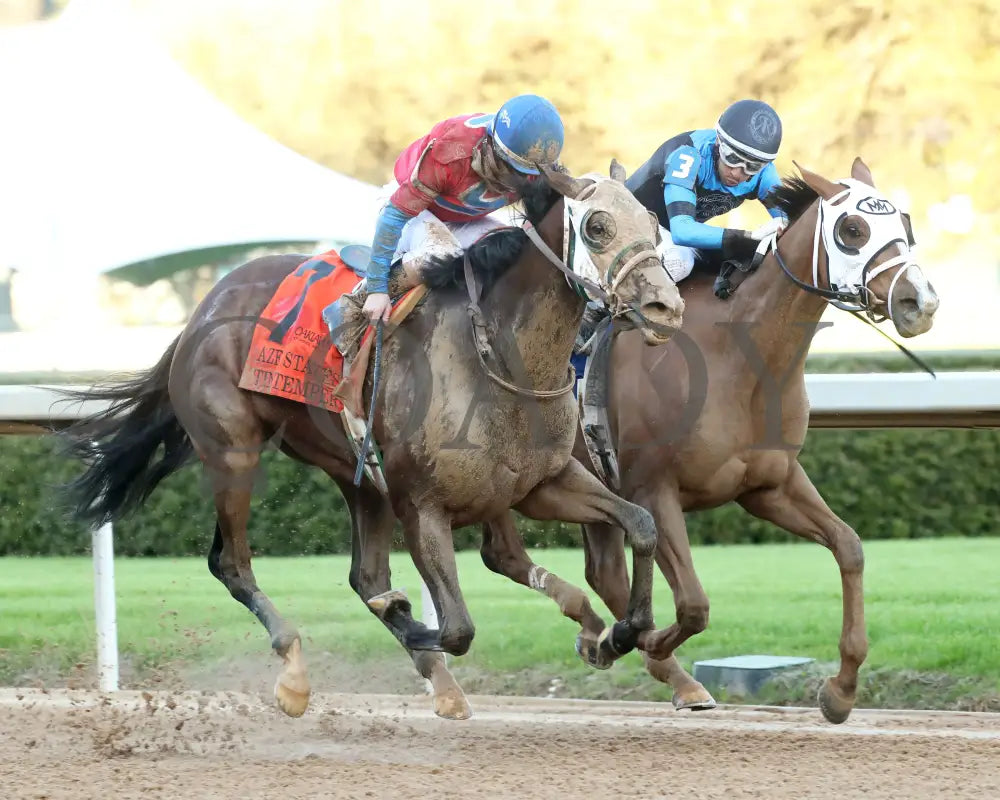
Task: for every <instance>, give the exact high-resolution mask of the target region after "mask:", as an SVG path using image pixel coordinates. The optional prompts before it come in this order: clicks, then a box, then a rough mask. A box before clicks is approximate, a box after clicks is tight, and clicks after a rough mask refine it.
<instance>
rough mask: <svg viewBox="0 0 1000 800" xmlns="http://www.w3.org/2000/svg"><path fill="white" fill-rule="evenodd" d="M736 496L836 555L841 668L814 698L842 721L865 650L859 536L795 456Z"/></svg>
mask: <svg viewBox="0 0 1000 800" xmlns="http://www.w3.org/2000/svg"><path fill="white" fill-rule="evenodd" d="M737 502H738V503H739V504H740V505H741V506H743V508H745V509H746V510H747V511H749V512H750V513H751V514H753V515H754V516H755V517H760V518H761V519H764V520H767V521H768V522H773V523H774V524H775V525H778V526H779V527H782V528H784V529H785V530H786V531H789V532H791V533H794V534H795V535H796V536H801V537H803V538H804V539H809V540H811V541H813V542H817V543H818V544H822V545H825V546H826V547H827V548H829V550H830V551H831V552H832V553H833V557H834V558H835V559H836V560H837V566H838V567H839V568H840V581H841V586H842V591H843V596H844V600H843V603H844V619H843V624H842V628H841V633H840V672H839V673H838V674H837V676H836V677H834V678H828V679H827V680H826V682H825V683H824V684H823V686H822V687H821V688H820V691H819V698H818V699H819V706H820V709H821V710H822V712H823V716H824V717H826V718H827V719H828V720H829V721H830V722H834V723H840V722H844V721H845V720H846V719H847V718H848V716H850V713H851V710H852V709H853V708H854V701H855V694H856V692H857V687H858V670H859V668H860V667H861V664H862V663H863V662H864V660H865V658H866V656H867V655H868V637H867V635H866V633H865V607H864V591H863V587H862V578H863V573H864V568H865V557H864V553H863V552H862V549H861V539H860V538H859V537H858V534H857V533H855V532H854V529H853V528H851V527H850V526H849V525H848V524H847V523H846V522H844V521H843V520H842V519H840V517H838V516H837V515H836V514H834V513H833V511H831V510H830V507H829V506H828V505H827V504H826V502H825V501H824V500H823V498H822V497H821V496H820V494H819V492H818V491H817V490H816V487H815V486H813V484H812V481H810V480H809V476H808V475H806V472H805V470H804V469H802V465H801V464H799V463H798V461H796V462H795V464H794V466H793V467H792V471H791V474H790V475H789V476H788V479H787V480H786V481H785V483H784V484H783V485H781V486H778V487H776V488H772V489H758V490H757V491H753V492H748V493H747V494H744V495H742V496H741V497H738V498H737Z"/></svg>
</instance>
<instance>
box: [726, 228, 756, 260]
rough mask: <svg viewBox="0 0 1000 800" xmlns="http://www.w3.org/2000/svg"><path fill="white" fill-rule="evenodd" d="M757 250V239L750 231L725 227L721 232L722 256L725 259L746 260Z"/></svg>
mask: <svg viewBox="0 0 1000 800" xmlns="http://www.w3.org/2000/svg"><path fill="white" fill-rule="evenodd" d="M755 252H757V239H754V238H753V234H752V233H750V231H743V230H740V229H739V228H726V229H725V230H724V231H723V232H722V257H723V259H725V260H726V261H748V260H749V259H751V258H753V255H754V253H755Z"/></svg>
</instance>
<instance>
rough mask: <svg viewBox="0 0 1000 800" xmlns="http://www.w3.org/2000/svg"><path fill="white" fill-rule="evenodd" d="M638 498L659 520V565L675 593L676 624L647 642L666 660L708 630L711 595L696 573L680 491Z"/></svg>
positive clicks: (665, 489) (662, 490) (650, 636)
mask: <svg viewBox="0 0 1000 800" xmlns="http://www.w3.org/2000/svg"><path fill="white" fill-rule="evenodd" d="M637 499H638V501H639V502H640V503H641V504H642V506H643V507H644V508H648V509H649V511H650V513H651V514H652V515H653V519H654V520H656V527H657V530H659V531H660V538H659V541H658V542H657V546H656V562H657V564H658V565H659V567H660V571H661V572H662V573H663V575H664V577H666V579H667V582H668V583H669V584H670V588H671V589H672V590H673V593H674V608H675V610H676V622H674V624H673V625H670V626H668V627H666V628H664V629H662V630H658V631H655V632H650V633H649V634H647V635H646V636H645V637H644V642H643V649H644V650H645V651H646V653H647V654H648V655H649V656H650V657H652V658H654V659H656V660H660V661H662V660H665V659H667V658H668V657H669V656H670V655H671V654H673V652H674V650H676V649H677V648H678V647H680V646H681V644H683V643H684V642H685V641H687V640H688V639H689V638H690V637H691V636H694V635H695V634H696V633H701V632H702V631H703V630H705V628H706V627H708V596H707V595H706V594H705V590H704V589H703V588H702V586H701V582H700V581H699V580H698V576H697V575H696V574H695V571H694V560H693V559H692V557H691V545H690V543H689V542H688V536H687V526H686V525H685V523H684V512H683V510H682V508H681V503H680V498H679V497H678V495H677V492H676V491H674V490H673V489H671V488H669V487H663V488H660V489H659V490H658V491H656V492H650V493H646V492H644V493H643V496H642V497H640V498H637Z"/></svg>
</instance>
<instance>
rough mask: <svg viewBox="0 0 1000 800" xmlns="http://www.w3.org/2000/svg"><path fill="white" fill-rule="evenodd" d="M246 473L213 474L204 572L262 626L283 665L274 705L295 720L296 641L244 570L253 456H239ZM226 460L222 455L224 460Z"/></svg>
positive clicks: (299, 698) (301, 667)
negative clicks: (211, 534) (211, 530)
mask: <svg viewBox="0 0 1000 800" xmlns="http://www.w3.org/2000/svg"><path fill="white" fill-rule="evenodd" d="M239 457H240V459H241V460H242V461H244V462H245V464H246V465H247V466H250V469H249V470H240V472H238V473H237V472H231V473H229V474H222V475H218V474H217V475H216V476H215V481H216V488H215V493H214V494H215V508H216V515H217V518H218V521H217V522H216V525H215V538H214V539H213V540H212V549H211V551H210V552H209V555H208V568H209V571H211V573H212V574H213V575H214V576H215V577H216V578H218V579H219V580H220V581H221V582H222V584H223V585H224V586H225V587H226V588H227V589H228V590H229V593H230V594H231V595H232V596H233V597H235V598H236V599H237V600H239V601H240V602H241V603H242V604H243V605H245V606H246V607H247V608H248V609H249V610H250V611H251V612H252V613H253V614H254V615H255V616H256V617H257V619H259V620H260V621H261V622H262V623H263V624H264V627H265V628H266V629H267V632H268V634H269V635H270V636H271V646H272V647H273V648H274V651H275V652H276V653H277V654H278V655H279V656H281V658H282V659H283V661H284V668H283V669H282V671H281V673H280V674H279V675H278V680H277V682H276V683H275V685H274V696H275V699H276V700H277V701H278V706H279V707H280V708H281V710H282V711H284V712H285V713H286V714H288V715H289V716H290V717H300V716H302V714H304V713H305V710H306V707H307V706H308V705H309V678H308V676H307V675H306V667H305V661H304V660H303V657H302V641H301V639H300V637H299V632H298V631H297V630H296V629H295V626H294V625H291V624H290V623H288V622H287V621H286V620H285V619H284V618H283V617H282V616H281V614H279V613H278V610H277V609H276V608H275V607H274V604H273V603H272V602H271V600H270V599H269V598H268V596H267V595H266V594H264V593H263V592H262V591H261V590H260V588H259V587H258V586H257V579H256V578H255V577H254V574H253V570H252V569H251V568H250V546H249V544H248V543H247V521H248V519H249V517H250V498H251V491H250V487H249V485H248V484H249V482H250V480H251V479H252V478H251V476H252V468H253V467H255V466H256V462H257V461H258V459H259V455H258V454H257V453H253V454H250V453H241V454H240V456H239ZM231 461H232V459H231V458H228V457H227V462H231Z"/></svg>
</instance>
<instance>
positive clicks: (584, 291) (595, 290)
mask: <svg viewBox="0 0 1000 800" xmlns="http://www.w3.org/2000/svg"><path fill="white" fill-rule="evenodd" d="M564 207H565V204H564ZM563 214H564V215H567V216H568V208H565V210H564V212H563ZM498 230H502V229H498ZM521 230H523V231H524V233H525V234H526V235H527V237H528V240H529V241H530V242H531V243H532V244H533V245H534V246H535V247H536V248H537V249H538V250H539V252H541V254H542V255H543V256H545V258H546V259H547V260H548V261H549V263H551V264H552V265H553V266H554V267H555V268H556V269H558V270H559V271H560V272H562V273H563V275H564V276H565V277H566V282H567V283H569V285H570V286H571V287H573V289H574V290H575V291H576V292H577V294H579V295H580V296H581V297H583V298H587V297H588V295H589V296H590V297H592V298H593V299H595V300H600V302H602V303H603V304H604V305H605V307H608V308H610V309H611V310H612V314H613V315H614V316H615V317H616V318H617V317H626V318H628V319H629V320H630V321H631V322H632V324H634V325H638V324H641V323H642V322H643V321H644V318H643V316H642V314H641V313H640V312H638V311H636V310H635V309H632V308H629V307H627V306H626V305H625V304H624V303H623V302H622V301H621V299H620V298H619V297H618V294H617V289H618V287H619V286H621V283H622V281H623V280H624V279H625V278H626V277H627V276H628V275H629V274H630V273H631V272H632V271H633V270H634V269H635V268H636V267H637V266H638V265H639V264H640V263H642V262H643V261H645V260H646V259H648V258H659V256H658V255H657V253H656V249H655V247H654V246H653V244H652V242H644V241H636V242H631V243H629V244H628V245H626V246H625V247H623V248H622V249H621V250H620V251H619V252H618V255H617V256H616V257H615V260H614V261H613V262H612V264H611V266H610V267H609V268H608V276H607V281H608V282H609V283H610V284H611V285H610V287H609V289H608V291H605V290H604V289H603V288H602V287H601V286H599V285H598V284H597V283H595V282H594V281H592V280H590V279H588V278H585V277H584V276H582V275H577V274H576V272H574V271H573V270H572V269H571V268H570V267H568V266H567V265H566V263H565V262H564V261H563V260H562V259H561V258H560V257H559V256H557V255H556V254H555V252H553V250H552V248H551V247H549V246H548V245H547V244H546V243H545V241H544V240H543V239H542V237H541V236H540V235H539V233H538V231H537V230H536V229H535V226H534V225H532V224H531V223H530V222H525V223H524V225H523V227H522V228H521ZM494 233H495V232H494ZM489 235H490V234H487V236H489ZM564 238H565V235H564ZM585 245H586V243H585ZM633 250H635V251H636V252H635V253H634V254H632V255H630V256H629V257H628V258H627V259H626V260H625V261H624V262H621V259H622V258H623V257H624V256H625V254H627V253H630V252H631V251H633ZM620 262H621V266H619V267H618V268H617V270H616V269H615V265H617V264H619V263H620ZM462 266H463V270H464V272H465V285H466V288H467V289H468V292H469V305H468V311H469V318H470V322H471V324H472V335H473V338H474V340H475V344H476V353H477V354H478V356H479V362H480V364H481V365H482V367H483V370H484V371H485V372H486V374H487V375H488V376H489V378H490V379H491V380H492V381H493V382H494V383H496V384H498V385H499V386H502V387H503V388H504V389H506V390H507V391H509V392H512V393H514V394H516V395H519V396H521V397H530V398H532V399H535V400H551V399H553V398H556V397H562V396H563V395H564V394H566V393H567V392H569V391H571V390H572V389H573V387H574V386H575V385H576V368H575V367H574V366H573V365H572V364H570V365H569V379H568V380H567V382H566V384H565V385H564V386H560V387H559V388H558V389H548V390H544V389H526V388H524V387H521V386H518V385H517V384H514V383H511V382H510V381H508V380H506V379H505V378H502V377H501V376H500V375H497V374H496V372H494V371H493V370H492V369H491V368H490V366H489V363H488V359H493V360H494V361H498V360H499V359H498V358H497V355H496V353H495V352H494V350H493V346H492V345H491V344H490V340H489V330H488V327H487V325H486V320H485V318H484V317H483V312H482V309H481V308H480V307H479V291H480V289H479V282H478V281H477V280H476V276H475V273H474V272H473V270H472V263H471V261H470V260H469V255H468V253H467V252H466V254H465V255H464V256H463V264H462Z"/></svg>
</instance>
